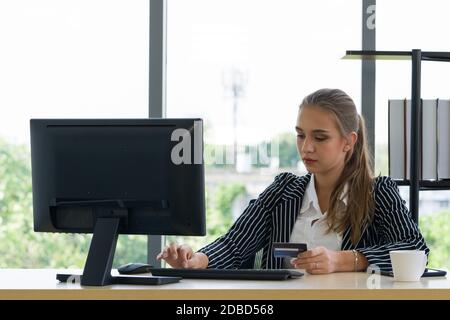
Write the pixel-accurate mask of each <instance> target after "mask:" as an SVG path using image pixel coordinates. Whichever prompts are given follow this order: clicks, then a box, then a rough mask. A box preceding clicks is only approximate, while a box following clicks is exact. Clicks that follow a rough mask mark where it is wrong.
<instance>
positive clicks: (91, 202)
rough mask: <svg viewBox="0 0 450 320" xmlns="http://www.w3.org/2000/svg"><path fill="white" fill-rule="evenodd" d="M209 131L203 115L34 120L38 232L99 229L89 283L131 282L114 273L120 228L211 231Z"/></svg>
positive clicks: (144, 232) (180, 232) (89, 260)
mask: <svg viewBox="0 0 450 320" xmlns="http://www.w3.org/2000/svg"><path fill="white" fill-rule="evenodd" d="M202 129H203V125H202V120H201V119H31V120H30V130H31V165H32V189H33V218H34V230H35V231H38V232H65V233H93V237H92V241H91V245H90V248H89V253H88V257H87V260H86V264H85V267H84V271H83V275H82V277H81V284H82V285H108V284H112V283H118V282H120V281H123V282H127V283H130V280H129V278H128V279H122V278H121V277H112V276H111V268H112V263H113V258H114V252H115V248H116V243H117V238H118V235H119V234H142V235H198V236H201V235H205V192H204V165H203V130H202ZM68 276H69V275H58V279H59V280H62V281H64V280H67V277H68ZM133 278H134V279H135V281H134V282H133V283H139V281H138V278H137V277H133ZM167 281H168V282H170V279H169V278H168V279H167ZM142 282H143V283H145V284H151V281H149V280H148V279H146V280H145V279H144V280H143V281H142ZM159 283H161V279H155V284H159Z"/></svg>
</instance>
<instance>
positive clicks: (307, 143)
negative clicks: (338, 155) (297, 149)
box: [302, 138, 314, 151]
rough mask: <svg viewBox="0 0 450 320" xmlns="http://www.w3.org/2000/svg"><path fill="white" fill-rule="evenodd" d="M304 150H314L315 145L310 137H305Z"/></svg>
mask: <svg viewBox="0 0 450 320" xmlns="http://www.w3.org/2000/svg"><path fill="white" fill-rule="evenodd" d="M302 151H314V145H313V143H312V141H310V139H308V138H305V140H304V141H303V145H302Z"/></svg>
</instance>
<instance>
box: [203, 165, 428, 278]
mask: <svg viewBox="0 0 450 320" xmlns="http://www.w3.org/2000/svg"><path fill="white" fill-rule="evenodd" d="M310 179H311V174H310V173H308V174H306V175H304V176H297V175H294V174H292V173H281V174H279V175H277V176H276V177H275V180H274V182H273V183H272V184H271V185H270V186H269V187H267V188H266V189H265V190H264V191H263V192H262V193H261V194H260V195H259V197H258V198H257V199H256V200H252V201H250V204H249V205H248V206H247V208H246V209H245V210H244V212H243V213H242V214H241V216H240V217H239V218H238V219H237V220H236V222H235V223H234V224H233V226H232V227H231V228H230V230H229V231H228V232H227V233H226V234H224V235H223V236H221V237H219V238H218V239H216V240H215V241H214V242H212V243H211V244H209V245H207V246H205V247H203V248H202V249H200V250H199V252H203V253H204V254H206V255H207V256H208V258H209V264H208V268H223V269H225V268H226V269H237V268H239V266H240V265H241V264H242V262H243V261H245V260H247V259H248V258H250V257H252V256H254V255H255V254H256V253H257V252H258V251H260V250H262V265H261V267H262V268H264V269H281V268H283V259H282V258H275V257H274V256H273V254H272V244H273V243H274V242H289V238H290V235H291V232H292V228H293V227H294V223H295V221H296V219H297V215H298V213H299V212H300V208H301V205H302V200H303V195H304V193H305V190H306V186H307V185H308V183H309V181H310ZM374 184H375V185H374V197H375V214H374V219H373V221H372V223H371V224H370V225H366V226H365V228H363V230H364V231H363V232H362V235H361V238H360V240H359V242H358V243H357V244H356V245H353V244H352V243H351V241H350V228H347V230H346V231H345V232H344V233H343V235H342V246H341V249H342V250H351V249H357V250H358V251H359V252H360V253H361V254H363V255H364V256H365V257H366V259H367V260H368V261H369V264H370V265H371V266H374V265H375V266H376V267H378V268H380V269H381V270H386V271H390V270H392V267H391V261H390V257H389V251H391V250H425V252H426V254H427V255H428V253H429V249H428V247H427V245H426V243H425V240H424V238H423V237H422V235H421V234H420V231H419V229H418V227H417V225H416V223H415V222H414V221H413V220H412V218H411V215H410V213H409V211H408V208H407V207H406V206H405V203H406V201H405V200H403V199H402V198H401V197H400V194H399V190H398V187H397V184H396V183H395V182H394V181H393V180H392V179H391V178H390V177H386V176H380V177H376V178H374Z"/></svg>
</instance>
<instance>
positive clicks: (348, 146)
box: [344, 131, 358, 151]
mask: <svg viewBox="0 0 450 320" xmlns="http://www.w3.org/2000/svg"><path fill="white" fill-rule="evenodd" d="M357 140H358V134H357V133H356V132H355V131H352V132H351V133H350V134H349V135H348V138H347V144H346V145H345V147H344V151H349V150H350V149H351V148H353V147H354V145H355V144H356V141H357Z"/></svg>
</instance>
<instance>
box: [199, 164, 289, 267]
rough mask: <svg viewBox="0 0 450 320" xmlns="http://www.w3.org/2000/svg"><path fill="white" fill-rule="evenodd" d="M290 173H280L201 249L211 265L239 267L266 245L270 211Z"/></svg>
mask: <svg viewBox="0 0 450 320" xmlns="http://www.w3.org/2000/svg"><path fill="white" fill-rule="evenodd" d="M290 177H292V178H294V177H295V176H294V175H292V174H289V173H282V174H279V175H277V176H276V177H275V180H274V182H273V183H272V184H271V185H270V186H269V187H267V188H266V190H264V191H263V192H262V193H261V194H260V195H259V197H258V198H257V199H256V200H252V201H251V202H250V204H249V205H248V207H247V208H246V209H245V210H244V212H243V213H242V214H241V215H240V216H239V218H238V219H237V220H236V222H235V223H234V224H233V226H232V227H231V228H230V230H229V231H228V232H227V233H226V234H224V235H223V236H221V237H219V238H218V239H216V240H215V241H214V242H212V243H211V244H209V245H207V246H205V247H203V248H202V249H200V250H199V251H198V252H201V253H203V254H205V255H206V256H207V258H208V260H209V262H208V268H222V269H237V268H239V267H240V266H241V264H242V262H243V261H245V260H247V259H248V258H250V257H251V256H252V255H254V254H255V253H256V252H257V251H259V250H260V249H261V248H263V246H264V245H265V244H266V242H267V235H268V232H269V230H268V228H269V227H270V219H271V216H270V212H271V210H272V209H273V207H274V206H275V205H276V204H277V203H278V201H279V199H280V198H281V195H282V193H283V190H284V187H285V186H286V184H287V183H288V182H289V179H290Z"/></svg>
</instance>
